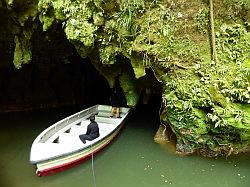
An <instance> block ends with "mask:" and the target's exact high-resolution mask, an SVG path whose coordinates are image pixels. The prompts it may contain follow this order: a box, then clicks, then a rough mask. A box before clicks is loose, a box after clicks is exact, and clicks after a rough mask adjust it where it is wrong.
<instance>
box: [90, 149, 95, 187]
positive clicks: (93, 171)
mask: <svg viewBox="0 0 250 187" xmlns="http://www.w3.org/2000/svg"><path fill="white" fill-rule="evenodd" d="M91 148H92V159H91V160H92V164H91V166H92V175H93V183H94V187H96V177H95V168H94V152H93V147H92V145H91Z"/></svg>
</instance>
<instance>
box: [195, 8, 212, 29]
mask: <svg viewBox="0 0 250 187" xmlns="http://www.w3.org/2000/svg"><path fill="white" fill-rule="evenodd" d="M195 23H196V27H197V29H198V31H199V32H201V33H204V34H206V33H207V32H208V28H209V8H202V9H200V10H199V12H198V13H197V14H196V15H195Z"/></svg>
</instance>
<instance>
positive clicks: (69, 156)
mask: <svg viewBox="0 0 250 187" xmlns="http://www.w3.org/2000/svg"><path fill="white" fill-rule="evenodd" d="M110 111H111V106H108V105H95V106H92V107H90V108H87V109H84V110H82V111H80V112H78V113H75V114H73V115H71V116H69V117H66V118H65V119H62V120H60V121H58V122H57V123H55V124H53V125H52V126H50V127H48V128H47V129H45V130H44V131H43V132H42V133H40V134H39V135H38V136H37V137H36V139H35V140H34V141H33V143H32V146H31V151H30V162H31V164H33V165H35V166H36V174H37V175H38V176H46V175H50V174H53V173H56V172H60V171H63V170H65V169H68V168H71V167H72V166H75V165H77V164H79V163H82V162H83V161H84V160H86V158H88V157H89V156H91V155H92V154H94V153H96V152H98V151H100V150H101V149H102V148H104V147H105V146H106V145H108V144H109V143H110V142H111V141H112V140H113V139H114V138H115V137H116V135H117V134H118V133H119V131H120V130H121V129H122V127H123V126H124V123H125V121H126V119H127V117H128V115H129V113H130V108H127V107H121V108H120V118H113V117H112V118H111V117H110ZM91 115H95V121H96V122H97V123H98V126H99V132H100V136H99V137H98V138H96V139H94V140H92V141H88V140H86V143H85V144H84V143H82V141H81V140H80V138H79V135H80V134H85V133H86V130H87V126H88V124H89V123H90V121H89V117H90V116H91Z"/></svg>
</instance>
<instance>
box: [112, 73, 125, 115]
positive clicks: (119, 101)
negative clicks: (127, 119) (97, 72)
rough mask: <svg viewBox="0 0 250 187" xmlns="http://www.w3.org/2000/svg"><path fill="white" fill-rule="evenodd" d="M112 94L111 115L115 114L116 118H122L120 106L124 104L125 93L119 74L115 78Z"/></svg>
mask: <svg viewBox="0 0 250 187" xmlns="http://www.w3.org/2000/svg"><path fill="white" fill-rule="evenodd" d="M111 89H112V90H111V96H110V103H111V106H112V108H111V113H110V117H113V116H114V115H115V117H116V118H120V117H121V116H120V107H121V106H123V105H124V103H125V101H124V94H123V91H122V88H121V86H120V82H119V76H117V77H116V78H115V83H114V86H113V88H111Z"/></svg>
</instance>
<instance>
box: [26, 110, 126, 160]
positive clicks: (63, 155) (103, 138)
mask: <svg viewBox="0 0 250 187" xmlns="http://www.w3.org/2000/svg"><path fill="white" fill-rule="evenodd" d="M98 106H100V105H94V106H92V107H89V108H87V109H84V110H88V109H90V108H95V107H97V108H98ZM102 106H109V105H102ZM124 108H126V107H124ZM126 109H128V111H127V112H126V113H125V115H124V116H123V117H122V118H119V119H120V120H119V124H118V125H117V126H116V127H115V128H113V129H112V130H111V131H110V132H109V133H108V134H106V135H105V136H103V137H102V138H101V139H99V140H98V141H94V142H92V143H90V144H89V145H87V146H84V144H83V147H81V148H79V149H76V150H73V151H69V152H67V153H63V154H59V155H55V156H52V157H49V158H48V157H47V158H46V159H40V160H35V161H34V160H30V162H31V163H32V164H37V163H42V162H46V161H48V160H56V159H58V158H60V157H65V156H67V155H70V154H74V153H77V152H81V151H84V150H86V149H89V148H90V147H93V146H95V145H96V144H98V143H100V142H101V141H103V140H105V139H107V138H108V137H110V136H111V135H112V134H113V133H115V132H116V131H117V129H118V128H121V126H123V124H124V122H125V119H126V117H127V115H128V114H129V112H130V110H131V109H130V108H126ZM84 110H82V111H80V112H83V111H84ZM97 111H98V110H97ZM80 112H77V113H75V114H73V115H71V116H68V117H66V118H64V119H62V120H60V121H58V122H56V123H55V124H53V125H52V126H50V127H48V128H46V129H45V130H44V131H42V132H41V133H40V134H39V135H38V137H37V138H36V139H35V140H34V142H33V144H32V147H33V146H35V145H38V144H39V143H41V142H39V140H38V138H39V137H40V138H41V136H42V135H44V134H45V133H46V132H47V131H48V130H49V129H50V128H53V127H54V126H55V125H57V124H59V122H61V121H64V120H65V119H67V118H70V117H72V116H74V115H77V114H78V113H80ZM80 119H82V118H80ZM76 121H77V120H76ZM69 125H70V124H69ZM60 130H61V129H60ZM36 140H37V141H36ZM43 143H46V142H43ZM31 150H32V148H31Z"/></svg>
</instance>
